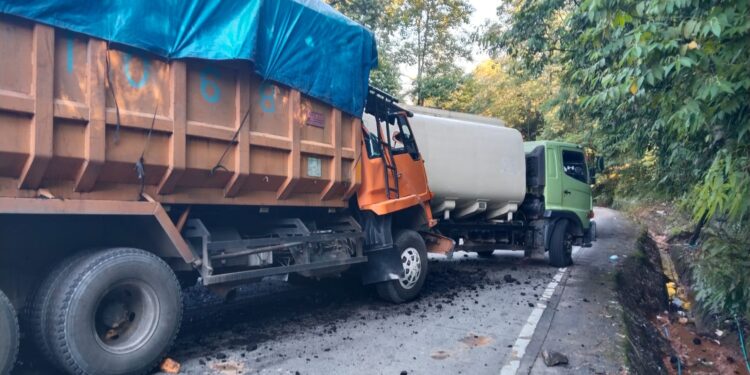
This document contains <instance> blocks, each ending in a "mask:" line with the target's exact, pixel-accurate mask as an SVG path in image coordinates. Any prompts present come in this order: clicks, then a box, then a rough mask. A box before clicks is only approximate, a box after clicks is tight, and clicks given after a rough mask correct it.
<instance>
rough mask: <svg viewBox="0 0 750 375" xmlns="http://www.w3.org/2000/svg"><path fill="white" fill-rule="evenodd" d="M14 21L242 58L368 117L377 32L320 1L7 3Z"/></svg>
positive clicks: (166, 49)
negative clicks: (368, 94) (367, 101)
mask: <svg viewBox="0 0 750 375" xmlns="http://www.w3.org/2000/svg"><path fill="white" fill-rule="evenodd" d="M0 13H6V14H11V15H15V16H19V17H23V18H27V19H31V20H33V21H36V22H40V23H44V24H48V25H51V26H55V27H58V28H62V29H66V30H70V31H74V32H78V33H83V34H87V35H90V36H93V37H96V38H100V39H104V40H107V41H110V42H114V43H120V44H123V45H127V46H131V47H135V48H138V49H143V50H146V51H149V52H151V53H154V54H156V55H159V56H161V57H164V58H167V59H182V58H199V59H207V60H233V59H242V60H250V61H252V62H253V66H254V67H255V70H256V73H258V74H259V75H260V76H262V77H264V78H266V79H270V80H273V81H277V82H279V83H282V84H285V85H288V86H291V87H293V88H295V89H297V90H299V91H301V92H303V93H305V94H307V95H310V96H312V97H314V98H317V99H319V100H322V101H324V102H326V103H329V104H331V105H333V106H335V107H337V108H339V109H341V110H343V111H345V112H348V113H350V114H353V115H355V116H358V117H359V116H361V115H362V111H363V108H364V104H365V98H366V95H367V85H368V78H369V75H370V69H372V68H374V67H375V66H377V50H376V46H375V39H374V37H373V35H372V33H371V32H370V31H369V30H367V29H366V28H364V27H363V26H361V25H359V24H357V23H355V22H354V21H352V20H350V19H348V18H346V17H344V16H343V15H342V14H340V13H338V12H337V11H336V10H334V9H333V8H331V7H330V6H329V5H327V4H325V3H323V2H322V1H320V0H34V1H29V0H0Z"/></svg>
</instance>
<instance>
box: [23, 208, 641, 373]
mask: <svg viewBox="0 0 750 375" xmlns="http://www.w3.org/2000/svg"><path fill="white" fill-rule="evenodd" d="M596 215H597V219H596V220H597V224H598V227H599V236H600V240H599V241H598V242H596V243H595V245H594V247H592V248H587V249H578V248H576V249H575V252H574V259H575V260H576V262H577V263H578V264H576V265H574V266H573V267H569V268H568V269H561V270H559V269H557V268H552V267H550V266H548V265H547V264H546V261H541V260H538V261H535V260H529V259H524V258H523V253H522V252H510V251H501V250H498V251H496V252H495V254H494V256H493V257H492V258H490V259H480V258H477V257H476V255H475V254H472V253H468V254H467V253H463V252H457V253H456V254H455V256H454V257H453V259H446V258H445V257H434V258H433V259H432V260H431V261H430V263H429V267H430V274H429V276H428V278H427V282H426V284H425V287H424V291H423V293H422V295H421V297H420V298H419V299H418V300H416V301H414V302H411V303H408V304H403V305H393V304H389V303H386V302H383V301H380V300H379V299H378V298H377V296H376V295H375V293H374V292H373V291H372V290H370V289H369V288H365V287H362V286H360V285H359V282H358V280H356V279H355V278H341V279H337V280H328V281H323V282H318V283H314V284H312V285H304V286H292V285H290V284H288V283H285V282H283V281H280V280H267V281H264V282H262V283H258V284H255V285H251V286H248V287H244V288H242V290H241V291H240V292H239V293H238V295H237V297H236V299H234V300H233V301H232V302H223V301H222V300H220V299H218V298H217V297H215V296H213V295H212V294H210V293H209V292H207V291H205V290H201V289H197V288H196V289H194V290H191V291H190V292H188V293H187V294H186V301H185V303H186V311H185V318H184V323H183V327H182V330H181V332H182V333H181V334H180V336H179V338H178V340H177V343H176V345H175V347H174V348H173V350H172V351H171V352H170V353H169V357H170V358H172V359H174V360H176V361H178V362H179V363H180V364H181V373H183V374H255V373H259V374H298V373H299V374H500V373H503V374H513V373H524V374H526V373H535V374H536V373H541V374H546V373H584V374H585V373H617V372H618V371H619V369H620V367H621V366H622V363H623V361H624V360H623V354H622V353H623V350H622V349H620V343H621V341H622V339H623V338H624V336H621V328H620V326H619V313H618V306H617V304H616V302H615V301H614V299H615V298H614V293H613V292H612V289H613V285H612V284H613V277H612V273H613V271H614V265H613V264H612V263H611V261H610V260H609V256H610V255H612V254H618V255H619V256H620V258H622V257H623V256H626V254H627V253H629V251H630V249H631V248H632V242H633V241H634V239H635V237H636V235H635V229H634V226H633V225H632V224H630V223H628V222H627V221H626V220H625V219H624V218H623V217H622V216H621V215H620V214H619V213H617V212H615V211H611V210H608V209H597V210H596ZM545 291H546V293H545ZM544 349H547V350H557V351H560V352H562V353H564V354H566V355H568V357H569V358H570V364H569V365H567V366H563V367H554V368H548V367H546V366H545V365H544V363H543V362H542V360H541V355H540V353H541V351H542V350H544ZM26 358H33V355H28V354H27V355H26ZM27 361H28V360H27ZM40 366H41V365H39V366H37V365H35V364H34V363H26V364H25V365H24V366H21V372H19V373H22V374H36V373H49V372H48V369H46V370H45V369H44V368H43V366H42V367H40ZM40 371H41V372H40Z"/></svg>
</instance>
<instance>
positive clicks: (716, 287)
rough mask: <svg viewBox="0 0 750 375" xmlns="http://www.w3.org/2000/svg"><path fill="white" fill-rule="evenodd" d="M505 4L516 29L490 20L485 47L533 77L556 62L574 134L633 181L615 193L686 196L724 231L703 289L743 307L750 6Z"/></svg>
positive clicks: (707, 260)
mask: <svg viewBox="0 0 750 375" xmlns="http://www.w3.org/2000/svg"><path fill="white" fill-rule="evenodd" d="M502 10H507V14H506V16H507V17H508V19H509V25H505V24H498V25H495V26H494V28H493V29H492V30H491V32H489V33H488V34H487V35H486V36H485V38H484V42H485V43H486V45H487V46H488V47H489V48H490V49H492V50H494V51H496V52H500V53H507V54H509V55H510V56H511V57H512V58H514V59H515V60H516V61H518V62H519V63H520V64H521V65H522V66H523V67H524V68H525V69H526V70H527V71H528V72H530V73H532V74H538V73H540V72H542V71H543V70H544V69H546V68H547V67H548V66H559V67H560V68H561V82H562V88H561V90H560V92H561V95H560V96H559V97H558V104H559V105H560V110H559V113H560V115H561V118H562V119H563V120H564V124H567V126H572V128H571V129H570V131H569V132H567V133H568V134H570V135H571V136H572V135H574V134H579V133H580V131H581V128H580V126H573V125H574V124H581V123H586V124H587V126H586V128H588V129H591V130H592V131H593V142H594V143H595V144H596V146H597V147H598V148H599V150H600V151H601V152H603V153H605V154H607V155H608V156H609V157H610V161H611V162H610V164H612V165H615V166H616V167H615V168H616V172H617V173H616V174H618V175H620V176H626V177H627V179H626V180H625V179H624V180H621V181H619V182H618V184H615V188H616V189H619V191H628V192H637V193H638V194H639V195H644V194H651V195H662V196H673V197H681V202H682V204H683V206H684V207H685V208H687V209H689V210H690V212H692V214H693V215H694V217H695V219H696V221H697V220H698V219H700V218H705V219H707V220H709V223H710V226H711V227H712V228H714V229H715V230H716V231H718V232H719V233H723V234H722V236H721V237H716V236H715V235H712V234H711V232H709V233H708V235H709V237H710V239H709V241H707V242H706V246H705V248H706V250H703V253H701V254H700V256H699V259H701V260H702V261H699V263H700V265H699V267H698V268H697V272H696V277H697V279H698V280H697V281H698V285H700V286H701V287H702V288H703V289H702V290H703V292H701V293H700V294H699V295H698V296H699V298H701V299H703V300H704V301H705V302H707V303H708V305H709V306H710V307H712V308H714V309H715V310H716V311H728V310H730V309H738V310H744V312H747V301H748V295H747V293H748V285H750V272H747V265H748V263H750V245H749V244H750V235H749V234H748V232H749V231H750V225H748V222H749V220H748V214H750V190H749V189H750V133H749V132H748V130H750V48H748V46H750V2H748V1H746V0H727V1H719V0H711V1H705V0H584V1H580V2H574V1H567V0H515V1H509V2H508V3H507V4H506V7H504V8H501V11H502ZM578 136H579V137H580V135H578ZM622 184H627V185H629V186H626V187H625V188H623V187H622V186H618V185H622ZM738 264H742V265H744V266H741V267H733V266H734V265H738ZM730 265H732V266H730ZM717 296H718V297H717Z"/></svg>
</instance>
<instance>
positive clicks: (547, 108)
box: [427, 58, 559, 140]
mask: <svg viewBox="0 0 750 375" xmlns="http://www.w3.org/2000/svg"><path fill="white" fill-rule="evenodd" d="M514 65H515V64H514V62H513V60H511V59H508V58H498V59H494V60H487V61H484V62H482V63H480V64H479V65H478V66H477V67H476V68H475V69H474V71H472V72H471V73H470V74H468V75H466V76H463V77H461V80H460V81H458V83H457V85H456V86H457V87H456V88H451V89H452V92H450V93H449V94H448V95H447V98H445V99H442V100H441V101H434V100H428V102H427V104H428V105H435V106H438V107H441V108H446V109H449V110H453V111H459V112H468V113H475V114H480V115H484V116H490V117H497V118H500V119H502V120H503V121H505V123H506V124H507V125H508V126H510V127H512V128H515V129H518V130H519V131H521V133H522V134H523V136H524V139H527V140H532V139H536V138H537V136H538V134H540V133H541V132H542V131H543V129H546V128H547V127H551V126H554V125H557V124H558V120H557V118H556V116H555V114H556V111H557V109H556V107H555V106H554V105H550V104H549V103H550V100H551V99H552V98H553V97H554V96H555V95H556V94H557V91H558V86H559V83H558V81H557V74H556V72H555V70H556V69H555V68H554V67H550V68H549V69H548V72H547V74H542V75H540V76H539V77H537V78H534V79H527V78H526V77H525V76H524V74H523V73H522V72H519V71H518V69H514V68H513V67H514Z"/></svg>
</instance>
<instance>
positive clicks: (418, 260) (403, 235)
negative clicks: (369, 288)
mask: <svg viewBox="0 0 750 375" xmlns="http://www.w3.org/2000/svg"><path fill="white" fill-rule="evenodd" d="M394 243H395V245H396V247H397V248H398V251H399V252H400V253H401V265H402V266H403V267H404V277H402V278H400V279H398V280H391V281H386V282H384V283H380V284H377V285H376V286H375V287H376V288H377V291H378V294H379V295H380V297H381V298H383V299H385V300H387V301H390V302H394V303H403V302H406V301H410V300H413V299H414V298H416V297H417V295H419V292H420V291H421V290H422V286H423V285H424V280H425V278H426V277H427V246H425V243H424V240H423V239H422V236H420V235H419V233H417V232H416V231H413V230H403V231H400V232H398V233H397V234H396V236H395V240H394Z"/></svg>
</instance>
